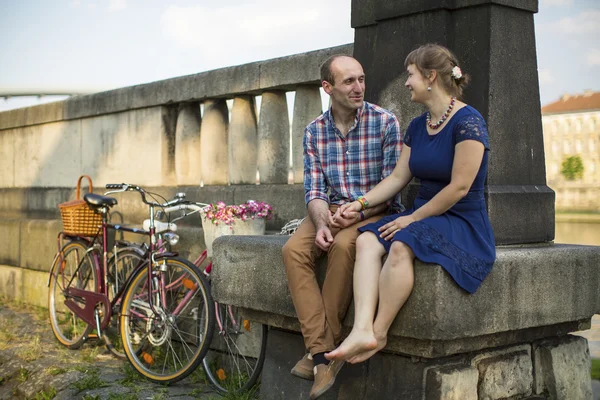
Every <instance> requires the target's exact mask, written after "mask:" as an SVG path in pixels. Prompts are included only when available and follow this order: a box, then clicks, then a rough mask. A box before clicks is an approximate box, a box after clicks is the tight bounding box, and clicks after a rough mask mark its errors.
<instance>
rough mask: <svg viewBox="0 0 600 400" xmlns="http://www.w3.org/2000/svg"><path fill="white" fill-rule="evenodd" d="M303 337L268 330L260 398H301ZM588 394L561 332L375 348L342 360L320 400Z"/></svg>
mask: <svg viewBox="0 0 600 400" xmlns="http://www.w3.org/2000/svg"><path fill="white" fill-rule="evenodd" d="M304 351H305V349H304V344H303V340H302V336H301V335H299V334H297V333H292V332H289V331H283V330H279V329H271V331H270V332H269V338H268V343H267V355H266V360H265V364H264V368H263V373H262V384H261V389H260V390H261V391H260V398H261V399H306V398H308V394H309V392H310V389H311V386H312V382H311V381H306V380H303V379H300V378H297V377H294V376H292V375H291V374H290V370H291V369H292V367H293V366H294V364H295V363H296V362H297V361H298V360H299V359H300V358H301V357H302V356H303V355H304ZM507 398H508V399H512V400H518V399H557V400H558V399H564V400H567V399H568V400H573V399H591V398H592V389H591V378H590V356H589V351H588V345H587V340H586V339H585V338H582V337H579V336H572V335H566V336H562V337H555V338H550V339H545V340H542V341H538V342H533V343H523V344H519V345H512V346H507V347H502V348H492V349H485V350H482V351H479V352H474V353H468V354H460V355H455V356H450V357H440V358H433V359H425V358H420V357H406V356H402V355H398V354H391V353H380V354H376V355H375V356H373V357H372V358H371V359H370V360H368V361H367V362H364V363H362V364H356V365H351V364H347V365H345V366H344V367H343V368H342V370H341V371H340V373H339V375H338V377H337V379H336V383H335V385H334V386H333V387H332V388H331V389H330V391H329V392H327V393H326V394H325V395H324V396H323V397H322V399H323V400H333V399H338V400H343V399H348V400H357V399H402V400H413V399H414V400H442V399H443V400H471V399H472V400H481V399H489V400H496V399H507Z"/></svg>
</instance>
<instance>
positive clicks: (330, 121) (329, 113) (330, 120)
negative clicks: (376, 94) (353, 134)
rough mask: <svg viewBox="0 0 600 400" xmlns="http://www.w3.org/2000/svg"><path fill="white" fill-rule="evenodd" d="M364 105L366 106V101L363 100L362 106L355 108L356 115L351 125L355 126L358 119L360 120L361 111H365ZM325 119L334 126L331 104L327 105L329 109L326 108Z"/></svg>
mask: <svg viewBox="0 0 600 400" xmlns="http://www.w3.org/2000/svg"><path fill="white" fill-rule="evenodd" d="M366 107H367V102H366V101H363V105H362V107H361V108H359V109H357V110H356V116H355V117H354V124H353V125H352V126H353V127H354V126H356V124H357V122H358V121H360V118H361V117H362V115H363V112H365V108H366ZM327 120H328V121H329V124H330V125H331V126H332V127H335V120H334V119H333V109H332V106H329V109H328V110H327Z"/></svg>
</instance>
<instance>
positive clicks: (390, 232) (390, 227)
mask: <svg viewBox="0 0 600 400" xmlns="http://www.w3.org/2000/svg"><path fill="white" fill-rule="evenodd" d="M415 221H416V219H415V217H413V216H412V214H411V215H404V216H402V217H398V218H396V219H395V220H393V221H392V222H388V223H387V224H385V225H383V226H382V227H381V228H379V232H381V235H379V237H381V238H383V239H384V240H388V241H389V240H391V239H392V238H393V237H394V235H395V234H396V232H398V231H400V230H402V229H404V228H406V227H407V226H409V225H410V224H412V223H413V222H415Z"/></svg>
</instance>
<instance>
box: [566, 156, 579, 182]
mask: <svg viewBox="0 0 600 400" xmlns="http://www.w3.org/2000/svg"><path fill="white" fill-rule="evenodd" d="M560 173H561V174H562V176H564V177H565V178H566V179H567V180H568V181H574V180H575V179H581V178H583V161H581V157H580V156H570V157H567V158H565V159H564V160H563V162H562V168H561V169H560Z"/></svg>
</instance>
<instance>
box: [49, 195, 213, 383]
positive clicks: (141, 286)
mask: <svg viewBox="0 0 600 400" xmlns="http://www.w3.org/2000/svg"><path fill="white" fill-rule="evenodd" d="M106 188H107V189H112V191H111V192H108V193H118V192H126V191H137V192H138V193H140V195H141V198H142V201H143V202H144V203H145V204H146V205H148V207H149V215H150V222H149V227H148V228H149V229H148V230H140V229H136V228H125V227H121V226H117V225H111V224H109V223H108V212H109V210H110V208H111V207H113V206H114V205H116V204H117V201H116V199H114V198H112V197H107V196H101V195H97V194H92V193H90V194H87V195H85V196H84V200H85V201H86V202H87V204H88V205H89V206H90V207H91V208H93V209H94V210H96V211H97V212H99V213H100V214H101V215H102V224H101V227H100V228H99V234H98V235H96V237H95V238H94V239H89V238H84V237H78V236H67V235H64V234H59V238H61V239H62V238H64V237H66V239H67V240H68V243H67V244H65V245H64V246H62V247H61V248H60V250H59V252H58V253H57V255H56V257H55V260H54V263H53V266H52V268H51V272H50V278H49V286H50V291H49V310H50V320H51V326H52V330H53V332H54V335H55V336H56V337H57V339H58V340H59V342H61V343H62V344H64V345H65V346H67V347H69V348H77V347H80V346H81V344H82V343H83V342H84V341H85V340H86V339H87V337H88V336H89V335H90V333H91V332H92V330H94V329H95V330H96V332H97V335H98V337H99V338H101V339H104V340H105V342H106V344H107V346H108V347H109V348H111V347H113V348H114V346H112V343H111V338H110V337H109V335H106V334H103V332H106V330H107V328H108V327H109V326H110V323H111V320H112V321H113V325H114V321H115V319H114V318H113V317H115V316H118V318H117V319H116V320H117V321H118V322H117V326H118V329H119V333H120V340H121V342H122V345H123V352H124V354H125V356H126V357H127V359H128V360H129V362H130V363H131V364H132V366H133V367H134V368H135V369H136V370H137V371H138V372H139V373H141V374H142V375H143V376H145V377H146V378H148V379H150V380H152V381H155V382H159V383H165V384H169V383H174V382H177V381H179V380H181V379H183V378H185V377H186V376H188V375H189V374H190V373H191V372H192V371H193V370H194V369H195V368H197V367H198V366H199V364H200V362H201V361H202V359H203V358H204V355H205V354H206V352H207V351H208V345H207V343H209V342H210V340H211V337H212V333H213V329H214V328H213V325H211V323H213V322H214V320H213V319H212V318H211V317H210V316H211V315H212V313H213V312H214V309H213V307H214V304H213V302H212V299H211V297H210V292H209V290H208V289H207V288H208V283H207V281H206V278H205V277H204V276H203V274H202V273H201V272H200V271H199V270H198V268H197V267H196V266H195V265H193V264H192V263H190V262H189V261H188V260H185V259H183V258H180V257H177V254H176V253H171V252H158V251H157V249H156V231H157V229H156V227H155V221H154V210H155V208H156V207H169V206H172V205H174V204H177V203H178V202H181V201H182V198H179V197H177V198H176V199H174V200H172V201H169V202H166V203H165V204H160V203H157V202H155V201H148V200H147V199H146V194H147V193H146V192H145V191H144V190H143V189H142V188H140V187H138V186H135V185H129V184H110V185H106ZM109 228H113V229H120V230H124V231H129V232H132V233H137V234H141V235H146V236H148V238H149V245H148V246H147V248H146V249H145V250H144V249H143V248H142V247H141V246H136V247H135V250H131V251H132V254H133V252H135V254H136V255H135V256H133V255H132V256H131V259H132V260H133V257H137V259H138V263H137V264H136V266H135V267H133V268H132V271H131V273H129V271H126V270H123V269H121V270H119V269H118V266H119V256H118V255H114V256H113V257H114V260H115V262H114V273H112V274H111V273H109V271H111V270H110V269H109V262H108V249H109V243H108V242H109V239H108V238H109V236H108V230H109ZM61 235H62V236H61ZM99 238H100V242H101V243H98V239H99ZM100 244H101V246H100ZM142 251H143V252H144V254H143V255H142V256H140V253H141V252H142ZM121 254H122V252H121ZM125 275H129V276H127V277H126V278H125ZM109 277H110V279H109ZM119 278H125V283H124V284H122V285H120V284H118V281H119V280H120V279H119ZM109 281H110V282H109ZM118 309H120V312H118V313H117V312H116V310H118Z"/></svg>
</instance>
